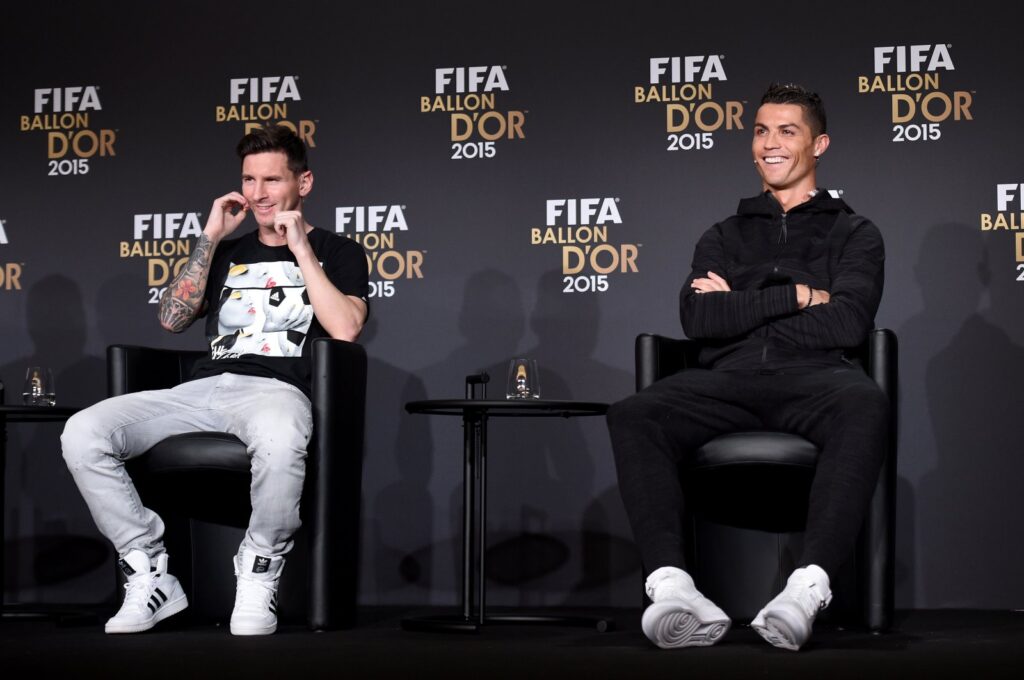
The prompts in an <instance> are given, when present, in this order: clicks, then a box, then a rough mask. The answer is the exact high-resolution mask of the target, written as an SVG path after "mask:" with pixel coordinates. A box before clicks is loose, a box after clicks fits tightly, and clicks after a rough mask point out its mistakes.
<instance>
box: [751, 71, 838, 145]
mask: <svg viewBox="0 0 1024 680" xmlns="http://www.w3.org/2000/svg"><path fill="white" fill-rule="evenodd" d="M761 103H762V104H797V105H798V106H800V107H801V108H803V110H804V116H805V117H806V118H807V122H808V123H810V126H811V134H813V135H814V136H815V137H817V136H818V135H823V134H825V132H827V131H828V119H827V118H826V117H825V105H824V104H823V103H822V102H821V97H819V96H818V93H817V92H811V91H810V90H808V89H807V88H805V87H802V86H800V85H796V84H795V83H772V84H771V85H769V86H768V89H767V90H765V92H764V96H762V97H761Z"/></svg>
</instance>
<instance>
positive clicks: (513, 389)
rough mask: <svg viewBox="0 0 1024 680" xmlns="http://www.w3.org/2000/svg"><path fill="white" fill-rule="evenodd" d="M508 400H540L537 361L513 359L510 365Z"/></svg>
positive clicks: (506, 389)
mask: <svg viewBox="0 0 1024 680" xmlns="http://www.w3.org/2000/svg"><path fill="white" fill-rule="evenodd" d="M505 398H506V399H540V374H539V373H538V372H537V360H536V359H513V360H512V361H510V362H509V363H508V380H507V382H506V388H505Z"/></svg>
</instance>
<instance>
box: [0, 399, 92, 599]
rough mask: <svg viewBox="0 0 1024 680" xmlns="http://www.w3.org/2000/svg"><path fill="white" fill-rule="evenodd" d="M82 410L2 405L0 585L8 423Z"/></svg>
mask: <svg viewBox="0 0 1024 680" xmlns="http://www.w3.org/2000/svg"><path fill="white" fill-rule="evenodd" d="M79 410H80V409H78V408H75V407H70V406H17V405H13V404H0V584H3V582H4V559H3V557H4V556H3V552H4V521H3V512H4V507H5V506H4V503H5V501H6V498H5V493H4V489H5V486H4V484H5V482H6V479H5V477H6V475H5V471H6V469H7V423H46V422H60V421H63V420H67V419H68V418H70V417H71V416H73V415H74V414H75V413H77V412H78V411H79ZM2 608H3V590H2V588H0V609H2Z"/></svg>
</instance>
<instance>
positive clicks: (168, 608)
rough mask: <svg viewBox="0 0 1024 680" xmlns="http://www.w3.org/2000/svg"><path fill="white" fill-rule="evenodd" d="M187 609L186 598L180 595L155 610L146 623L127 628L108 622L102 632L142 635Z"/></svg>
mask: <svg viewBox="0 0 1024 680" xmlns="http://www.w3.org/2000/svg"><path fill="white" fill-rule="evenodd" d="M187 607H188V598H187V597H185V594H184V593H182V595H181V597H179V598H178V599H176V600H172V601H170V602H168V603H167V604H165V605H164V606H163V607H161V608H160V609H157V610H156V613H155V614H154V615H153V618H151V619H149V620H148V621H144V622H143V623H136V624H133V625H127V626H119V625H117V624H114V625H111V624H110V622H109V621H108V622H107V625H106V626H104V628H103V631H104V632H105V633H107V634H110V635H120V634H122V633H142V632H145V631H147V630H149V629H150V628H152V627H153V626H155V625H156V624H158V623H160V622H161V621H163V620H164V619H166V618H168V617H170V616H174V615H175V614H177V613H178V612H180V611H182V610H183V609H185V608H187Z"/></svg>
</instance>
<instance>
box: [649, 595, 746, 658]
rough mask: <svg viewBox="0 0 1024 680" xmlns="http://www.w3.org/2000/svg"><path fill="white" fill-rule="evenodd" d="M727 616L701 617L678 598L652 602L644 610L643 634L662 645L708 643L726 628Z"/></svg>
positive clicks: (691, 645) (728, 621) (703, 645)
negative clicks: (715, 617)
mask: <svg viewBox="0 0 1024 680" xmlns="http://www.w3.org/2000/svg"><path fill="white" fill-rule="evenodd" d="M730 625H732V621H730V620H729V619H728V618H725V619H713V620H704V619H701V618H700V616H698V615H697V614H696V613H695V612H694V611H693V610H691V609H689V608H687V607H685V606H683V605H682V604H680V602H678V601H663V602H655V603H654V604H652V605H651V606H649V607H648V608H647V609H646V610H645V611H644V616H643V622H642V627H643V631H644V635H646V636H647V638H648V639H649V640H650V641H651V642H653V643H654V644H656V645H657V646H658V647H661V648H662V649H678V648H681V647H708V646H710V645H713V644H715V643H716V642H718V641H719V640H721V639H722V637H723V636H724V635H725V634H726V633H727V632H729V626H730Z"/></svg>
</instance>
